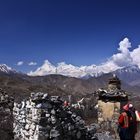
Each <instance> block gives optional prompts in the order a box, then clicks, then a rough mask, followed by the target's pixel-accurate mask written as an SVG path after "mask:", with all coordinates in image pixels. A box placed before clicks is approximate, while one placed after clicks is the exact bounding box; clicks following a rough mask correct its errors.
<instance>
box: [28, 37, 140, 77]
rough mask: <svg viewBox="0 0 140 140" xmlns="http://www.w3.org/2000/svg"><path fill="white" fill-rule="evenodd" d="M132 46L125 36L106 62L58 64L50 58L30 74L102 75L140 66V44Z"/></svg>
mask: <svg viewBox="0 0 140 140" xmlns="http://www.w3.org/2000/svg"><path fill="white" fill-rule="evenodd" d="M129 48H132V46H131V42H130V41H129V39H128V38H124V39H123V40H122V41H121V42H120V43H119V48H118V51H120V52H118V53H117V54H113V55H112V56H111V57H110V58H108V59H107V61H106V62H104V63H102V64H100V65H94V64H93V65H90V66H79V67H78V66H74V65H72V64H66V63H65V62H61V63H58V64H57V65H56V66H55V65H53V64H51V63H50V62H49V61H48V60H45V61H44V63H43V65H42V66H40V67H39V68H37V69H36V70H35V71H30V72H29V73H28V75H30V76H44V75H49V74H61V75H65V76H70V77H77V78H81V77H89V76H95V77H97V76H100V75H102V74H103V73H109V72H113V71H115V70H118V69H122V68H125V67H128V66H129V67H130V66H138V67H139V68H140V57H139V55H140V46H138V47H137V48H136V49H134V50H132V51H130V50H129Z"/></svg>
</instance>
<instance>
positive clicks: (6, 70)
mask: <svg viewBox="0 0 140 140" xmlns="http://www.w3.org/2000/svg"><path fill="white" fill-rule="evenodd" d="M0 72H3V73H6V74H10V73H17V72H16V70H14V69H12V68H11V67H9V66H7V65H6V64H0Z"/></svg>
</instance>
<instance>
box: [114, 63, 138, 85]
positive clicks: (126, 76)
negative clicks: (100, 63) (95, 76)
mask: <svg viewBox="0 0 140 140" xmlns="http://www.w3.org/2000/svg"><path fill="white" fill-rule="evenodd" d="M113 73H115V74H116V75H117V76H118V77H119V78H120V79H121V80H122V81H124V82H126V83H128V84H129V85H131V86H139V85H140V68H139V67H138V66H137V65H131V66H128V67H124V68H122V69H118V70H116V71H114V72H113Z"/></svg>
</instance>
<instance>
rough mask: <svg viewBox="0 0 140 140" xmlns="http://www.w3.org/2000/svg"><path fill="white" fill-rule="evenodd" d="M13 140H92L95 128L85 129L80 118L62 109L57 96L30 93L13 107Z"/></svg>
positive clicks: (61, 102)
mask: <svg viewBox="0 0 140 140" xmlns="http://www.w3.org/2000/svg"><path fill="white" fill-rule="evenodd" d="M14 118H15V123H14V132H15V139H16V140H72V139H74V140H91V139H92V140H96V139H97V138H96V137H95V132H96V127H95V125H92V126H90V127H86V126H85V122H84V121H83V120H82V119H81V117H80V116H77V115H76V114H75V113H73V112H72V111H71V108H70V106H64V104H63V100H61V99H60V97H58V96H50V97H49V96H48V94H47V93H45V94H44V93H40V92H39V93H32V94H31V97H30V99H29V100H27V101H23V102H22V103H21V104H17V103H16V104H15V107H14Z"/></svg>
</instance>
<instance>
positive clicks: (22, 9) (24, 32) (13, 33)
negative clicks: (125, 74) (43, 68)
mask: <svg viewBox="0 0 140 140" xmlns="http://www.w3.org/2000/svg"><path fill="white" fill-rule="evenodd" d="M139 5H140V2H139V0H84V1H83V0H63V1H62V0H2V1H0V63H6V64H7V65H9V66H11V67H13V68H16V69H18V70H20V71H24V72H28V71H30V70H35V69H36V68H37V67H38V66H40V65H42V63H43V61H44V60H46V59H48V60H49V61H51V62H52V63H53V64H56V63H58V62H62V61H65V62H66V63H71V64H73V65H78V66H80V65H90V64H100V63H102V62H104V61H106V59H107V58H109V57H110V56H112V55H113V54H114V53H116V52H117V48H118V46H119V45H118V44H119V42H120V41H121V40H122V39H123V38H125V37H128V38H129V39H130V41H131V43H132V44H133V47H132V48H131V49H132V50H133V49H134V48H136V47H137V45H138V44H139V43H140V38H139V37H140V15H139V13H140V8H139ZM18 61H23V62H24V65H21V66H17V65H16V64H17V62H18ZM31 61H33V62H37V65H36V66H28V65H27V64H28V63H29V62H31Z"/></svg>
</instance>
